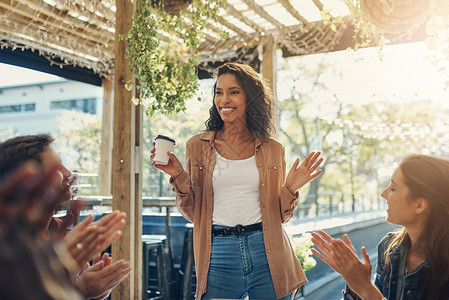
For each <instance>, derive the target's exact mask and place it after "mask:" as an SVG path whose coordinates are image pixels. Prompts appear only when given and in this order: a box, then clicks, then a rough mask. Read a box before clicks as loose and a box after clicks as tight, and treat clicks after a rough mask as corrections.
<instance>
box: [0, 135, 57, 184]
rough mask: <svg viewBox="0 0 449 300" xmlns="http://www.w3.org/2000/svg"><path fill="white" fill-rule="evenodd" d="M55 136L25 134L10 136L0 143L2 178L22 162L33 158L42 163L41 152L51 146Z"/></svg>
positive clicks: (0, 174)
mask: <svg viewBox="0 0 449 300" xmlns="http://www.w3.org/2000/svg"><path fill="white" fill-rule="evenodd" d="M53 141H54V138H53V137H51V136H50V135H48V134H38V135H24V136H17V137H14V138H10V139H8V140H6V141H4V142H2V143H1V144H0V180H1V179H3V178H5V177H6V176H7V175H9V174H10V173H12V172H13V171H14V170H16V169H17V168H18V167H20V166H21V165H22V164H24V163H25V162H27V161H30V160H33V161H35V162H37V163H38V164H39V165H41V164H42V160H41V156H40V155H41V153H42V152H44V151H45V150H46V149H48V148H49V146H50V144H51V143H52V142H53Z"/></svg>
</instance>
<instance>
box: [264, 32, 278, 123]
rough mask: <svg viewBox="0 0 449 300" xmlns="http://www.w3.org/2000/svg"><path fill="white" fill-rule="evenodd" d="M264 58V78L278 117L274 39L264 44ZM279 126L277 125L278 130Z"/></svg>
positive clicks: (267, 40)
mask: <svg viewBox="0 0 449 300" xmlns="http://www.w3.org/2000/svg"><path fill="white" fill-rule="evenodd" d="M263 45H264V46H263V58H262V77H263V79H264V80H265V83H266V84H267V85H268V87H269V88H270V90H271V92H272V93H273V99H274V106H275V107H274V113H275V116H276V111H277V89H276V81H277V79H276V70H277V62H276V45H275V43H274V41H273V39H272V38H267V39H266V40H265V41H264V44H263ZM278 119H279V118H275V122H278ZM278 125H279V124H275V126H276V128H279V127H278Z"/></svg>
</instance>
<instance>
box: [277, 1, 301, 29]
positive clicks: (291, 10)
mask: <svg viewBox="0 0 449 300" xmlns="http://www.w3.org/2000/svg"><path fill="white" fill-rule="evenodd" d="M278 2H279V3H281V4H282V6H283V7H284V8H285V9H286V10H287V11H288V12H289V13H290V14H291V15H292V16H293V17H295V18H296V19H297V20H298V21H300V22H301V23H302V24H306V23H307V20H306V19H305V18H304V17H303V16H301V14H300V13H299V12H298V11H297V10H296V8H294V7H293V5H292V4H291V3H290V1H289V0H278Z"/></svg>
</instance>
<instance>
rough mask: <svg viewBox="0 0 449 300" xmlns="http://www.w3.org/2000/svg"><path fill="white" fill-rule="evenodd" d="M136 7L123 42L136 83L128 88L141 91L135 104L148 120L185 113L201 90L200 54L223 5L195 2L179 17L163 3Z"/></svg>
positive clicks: (220, 0) (140, 0) (214, 0)
mask: <svg viewBox="0 0 449 300" xmlns="http://www.w3.org/2000/svg"><path fill="white" fill-rule="evenodd" d="M135 1H136V6H137V9H136V12H135V14H134V16H133V24H132V27H131V29H130V31H129V33H128V34H127V35H125V36H124V37H122V38H123V39H124V40H125V41H126V42H127V43H128V46H127V49H126V58H127V59H128V60H129V61H130V70H131V72H132V73H133V74H134V75H135V77H136V79H137V81H136V82H135V83H134V82H128V83H127V85H126V87H127V89H128V90H131V89H132V88H133V87H135V88H136V94H137V95H138V97H135V98H134V99H133V102H134V103H136V104H137V103H141V104H143V105H144V106H145V107H147V110H146V113H147V114H150V115H152V114H154V112H155V111H160V112H163V113H169V112H176V113H177V112H180V111H185V109H186V106H185V101H186V100H187V99H189V98H191V97H193V96H194V95H195V93H196V91H197V89H198V76H197V73H196V66H197V58H198V53H197V49H198V47H199V44H200V41H201V40H202V39H203V38H204V29H205V26H206V24H207V22H208V21H209V20H214V19H215V17H216V14H217V12H218V9H219V8H220V7H223V5H224V0H206V1H203V0H193V1H192V3H191V4H190V5H189V6H188V8H186V9H183V10H181V11H180V12H179V13H177V14H172V13H167V12H166V11H165V10H164V1H155V0H135ZM198 100H199V99H198Z"/></svg>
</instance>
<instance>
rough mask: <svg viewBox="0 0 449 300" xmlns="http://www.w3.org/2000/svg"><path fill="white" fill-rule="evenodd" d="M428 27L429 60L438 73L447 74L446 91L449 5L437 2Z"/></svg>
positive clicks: (448, 68)
mask: <svg viewBox="0 0 449 300" xmlns="http://www.w3.org/2000/svg"><path fill="white" fill-rule="evenodd" d="M433 5H434V7H433V14H432V15H431V17H430V19H429V21H428V22H427V26H426V33H427V39H426V46H427V50H429V52H430V54H429V59H430V61H431V63H432V64H433V65H434V66H435V67H436V68H437V70H438V72H441V73H443V74H445V76H446V78H447V79H446V82H445V86H446V87H445V89H449V3H448V2H446V1H443V0H437V1H434V3H433Z"/></svg>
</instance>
